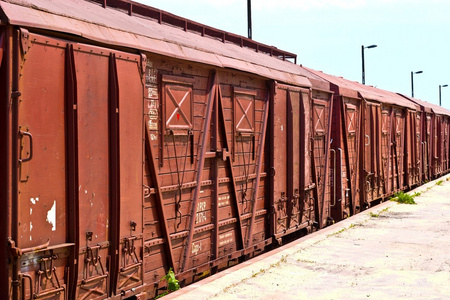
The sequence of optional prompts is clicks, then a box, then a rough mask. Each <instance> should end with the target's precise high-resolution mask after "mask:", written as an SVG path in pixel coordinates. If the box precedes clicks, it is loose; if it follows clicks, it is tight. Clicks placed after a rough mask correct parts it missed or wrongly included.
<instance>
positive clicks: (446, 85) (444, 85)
mask: <svg viewBox="0 0 450 300" xmlns="http://www.w3.org/2000/svg"><path fill="white" fill-rule="evenodd" d="M441 87H448V84H443V85H439V106H442V105H441Z"/></svg>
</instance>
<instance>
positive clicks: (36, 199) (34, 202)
mask: <svg viewBox="0 0 450 300" xmlns="http://www.w3.org/2000/svg"><path fill="white" fill-rule="evenodd" d="M30 201H31V203H33V204H36V202H38V201H39V197H36V198H31V199H30Z"/></svg>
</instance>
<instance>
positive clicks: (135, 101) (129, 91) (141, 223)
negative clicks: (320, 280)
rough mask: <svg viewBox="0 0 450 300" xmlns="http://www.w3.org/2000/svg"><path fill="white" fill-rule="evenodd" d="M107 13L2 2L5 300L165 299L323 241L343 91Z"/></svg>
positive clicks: (188, 34)
mask: <svg viewBox="0 0 450 300" xmlns="http://www.w3.org/2000/svg"><path fill="white" fill-rule="evenodd" d="M99 4H101V5H99ZM99 4H96V3H92V2H80V1H65V2H64V3H58V4H55V3H53V2H50V1H48V2H47V1H40V2H39V3H33V5H31V2H30V3H27V2H26V1H24V2H20V3H9V2H1V9H2V12H3V16H4V18H3V19H2V25H1V27H0V37H1V50H2V51H1V52H0V53H1V54H2V55H1V58H2V59H1V62H2V63H1V65H0V79H1V82H2V84H1V87H0V91H1V95H2V96H1V98H0V103H1V104H0V105H1V106H0V113H1V116H2V119H1V121H0V122H2V123H1V129H2V130H1V133H0V134H1V136H0V137H1V139H2V145H1V148H0V153H1V157H2V158H1V159H2V160H1V165H2V168H1V171H0V180H1V186H2V189H1V190H2V191H1V193H2V199H6V200H5V201H2V212H3V214H2V215H1V217H2V218H1V219H2V222H3V223H2V225H4V228H6V230H4V231H3V232H2V235H1V238H2V240H3V241H8V242H9V244H8V245H7V246H6V243H2V245H3V246H0V247H1V248H0V250H1V253H3V255H2V257H5V258H6V259H8V261H9V262H8V263H4V264H2V265H1V268H2V269H1V270H0V271H1V272H0V273H1V275H0V276H1V277H0V280H1V281H0V287H1V291H0V293H1V297H2V298H5V299H6V298H13V299H18V298H30V297H31V298H42V297H53V298H61V299H62V298H70V299H73V298H79V299H102V298H107V297H111V298H117V299H120V298H128V297H131V296H137V297H140V298H151V297H154V296H156V295H157V294H158V293H160V289H162V288H164V287H165V283H164V282H161V278H162V277H163V276H164V275H165V274H166V273H167V272H168V271H169V269H170V268H173V270H174V271H175V273H176V275H177V278H178V279H179V280H180V281H181V282H182V283H183V284H186V283H189V282H192V281H193V280H196V279H198V278H201V277H203V276H206V275H207V274H209V273H211V272H215V271H217V270H218V269H220V268H223V267H226V266H228V265H230V264H234V263H236V262H238V261H239V260H243V259H246V258H249V257H252V256H254V255H256V254H258V253H260V252H261V251H263V250H264V249H265V248H266V246H268V245H270V244H271V243H273V242H274V241H278V242H279V241H280V240H281V239H282V238H284V237H286V236H288V235H292V234H294V233H298V234H304V233H307V232H310V231H311V230H313V229H314V228H315V227H316V226H317V227H323V226H325V225H326V221H327V220H328V215H329V212H328V211H329V206H330V189H329V185H328V181H329V178H330V176H329V172H328V171H327V170H328V162H329V159H328V157H329V152H330V151H329V150H328V149H329V135H330V125H331V123H330V118H331V114H330V108H331V106H332V99H331V92H330V91H329V84H328V83H326V82H325V81H323V80H321V79H319V78H318V77H317V76H315V75H312V74H311V73H309V72H308V71H305V70H303V69H301V68H300V67H299V66H297V65H295V64H293V63H292V62H289V61H286V60H287V59H292V60H295V58H296V57H295V55H293V54H291V53H288V52H284V51H281V50H278V49H276V48H273V47H269V46H266V45H263V44H258V43H255V42H254V41H251V40H249V39H246V38H243V37H239V36H235V35H232V34H229V33H226V32H223V31H220V30H216V29H213V28H210V27H205V26H203V25H201V24H197V23H195V22H192V21H189V20H185V19H182V18H179V17H176V16H173V15H171V14H168V13H164V12H161V11H159V10H156V9H153V8H149V7H146V6H144V5H139V4H136V3H133V4H132V5H130V2H128V1H114V2H112V3H110V2H108V5H112V6H113V7H111V6H106V2H104V1H99ZM124 12H128V14H129V15H133V16H131V17H130V16H129V15H126V14H125V13H124ZM134 15H136V16H134ZM142 17H145V18H147V19H145V18H142ZM155 18H156V20H157V21H158V22H155V21H154V19H155ZM160 23H161V24H160ZM162 36H163V37H164V39H162V38H161V37H162ZM268 132H270V136H269V134H268ZM286 145H287V147H286ZM272 149H274V151H272ZM6 259H5V260H6Z"/></svg>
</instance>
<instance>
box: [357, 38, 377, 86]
mask: <svg viewBox="0 0 450 300" xmlns="http://www.w3.org/2000/svg"><path fill="white" fill-rule="evenodd" d="M376 47H377V45H370V46H367V47H364V45H361V58H362V84H366V74H365V70H364V49H372V48H376Z"/></svg>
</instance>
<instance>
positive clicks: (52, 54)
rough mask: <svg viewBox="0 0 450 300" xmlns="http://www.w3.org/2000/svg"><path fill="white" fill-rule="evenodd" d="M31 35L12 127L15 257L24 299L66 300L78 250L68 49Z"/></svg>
mask: <svg viewBox="0 0 450 300" xmlns="http://www.w3.org/2000/svg"><path fill="white" fill-rule="evenodd" d="M28 37H29V40H30V41H31V42H30V43H29V44H28V46H29V47H27V49H25V50H26V54H25V53H23V54H24V55H23V56H22V57H21V58H22V60H21V63H20V70H21V76H20V82H19V84H20V88H19V89H20V92H21V96H20V98H19V100H20V101H19V104H18V106H19V107H18V128H13V130H17V131H18V142H17V146H18V157H19V164H18V183H17V186H18V195H17V202H15V203H14V205H17V211H18V216H17V223H18V224H17V225H18V228H13V229H12V230H13V232H14V231H17V236H16V237H13V238H14V239H16V240H15V242H16V245H15V246H16V247H18V248H21V249H22V252H23V253H22V255H21V256H19V257H16V259H18V260H19V261H18V264H19V266H20V268H19V273H20V274H21V275H20V276H21V277H22V282H21V283H22V284H21V293H22V298H23V299H31V298H33V299H35V298H41V297H44V295H49V296H52V297H53V298H52V299H65V297H67V272H68V265H69V257H70V255H71V253H72V251H73V244H67V242H68V241H69V238H68V236H67V234H68V229H69V228H68V215H67V212H68V208H67V194H66V193H67V190H66V168H65V164H66V145H65V143H66V135H65V108H64V97H65V95H64V87H65V83H64V78H65V69H64V65H65V48H64V45H63V43H58V42H57V41H55V40H52V39H49V38H46V37H42V36H37V35H36V36H35V35H32V36H31V35H30V36H28V35H27V34H26V35H23V36H22V38H23V39H24V42H28V39H27V38H28ZM15 54H16V55H20V54H19V53H15ZM2 201H3V200H2ZM13 226H14V225H13ZM2 230H4V229H2Z"/></svg>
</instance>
